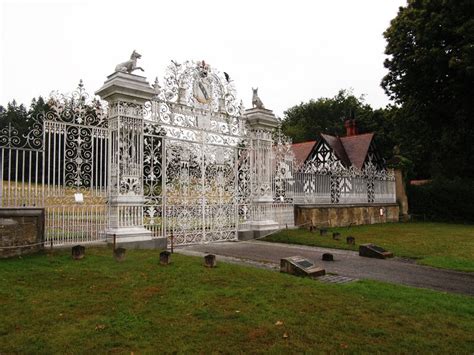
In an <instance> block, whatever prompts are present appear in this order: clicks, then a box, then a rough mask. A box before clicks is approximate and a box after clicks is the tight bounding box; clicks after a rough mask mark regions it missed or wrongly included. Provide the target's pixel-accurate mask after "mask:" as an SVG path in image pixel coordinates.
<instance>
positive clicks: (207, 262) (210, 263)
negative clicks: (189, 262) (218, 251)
mask: <svg viewBox="0 0 474 355" xmlns="http://www.w3.org/2000/svg"><path fill="white" fill-rule="evenodd" d="M216 265H217V260H216V256H215V255H214V254H207V255H205V256H204V266H205V267H210V268H213V267H216Z"/></svg>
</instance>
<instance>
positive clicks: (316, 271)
mask: <svg viewBox="0 0 474 355" xmlns="http://www.w3.org/2000/svg"><path fill="white" fill-rule="evenodd" d="M280 272H283V273H286V274H290V275H295V276H309V277H312V278H315V277H319V276H323V275H325V274H326V271H325V270H324V269H323V268H320V267H318V266H316V265H314V264H313V263H312V262H311V261H309V260H308V259H305V258H303V257H301V256H292V257H289V258H284V259H281V260H280Z"/></svg>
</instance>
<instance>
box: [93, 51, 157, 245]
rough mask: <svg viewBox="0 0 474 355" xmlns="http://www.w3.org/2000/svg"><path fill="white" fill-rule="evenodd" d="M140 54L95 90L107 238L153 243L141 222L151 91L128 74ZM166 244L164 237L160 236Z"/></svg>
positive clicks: (133, 54)
mask: <svg viewBox="0 0 474 355" xmlns="http://www.w3.org/2000/svg"><path fill="white" fill-rule="evenodd" d="M140 57H141V56H140V55H139V54H138V53H137V52H136V51H133V53H132V56H131V59H130V60H129V61H127V62H124V63H121V64H119V65H117V67H116V68H115V72H114V73H113V74H111V75H109V76H108V77H107V80H106V81H105V82H104V85H103V86H102V87H101V88H100V89H99V90H98V91H97V92H96V95H99V96H100V97H101V99H103V100H106V101H107V103H108V107H109V109H108V121H109V122H108V124H109V129H110V133H109V134H110V137H109V147H108V157H107V159H109V162H110V164H109V171H108V177H109V184H108V186H109V191H108V196H109V206H110V207H109V208H110V212H109V228H108V230H107V231H106V234H107V241H108V242H111V241H112V240H113V238H114V237H115V238H116V241H117V243H125V242H126V243H130V242H132V243H133V242H140V243H143V242H147V241H149V242H150V243H151V242H153V243H154V244H156V243H159V242H160V240H156V239H154V240H153V241H152V238H151V232H150V231H148V230H147V229H146V228H144V225H143V203H144V196H143V183H142V176H143V118H144V117H143V116H144V112H145V109H144V105H145V103H146V102H147V101H149V100H150V99H151V98H152V97H153V95H154V94H155V91H154V89H153V88H152V87H151V86H150V84H149V83H148V82H147V80H146V78H145V77H143V76H139V75H135V74H132V72H133V71H134V70H136V69H141V70H142V71H143V69H142V68H139V67H137V66H136V60H137V59H138V58H140ZM162 242H164V247H166V239H164V240H163V241H162Z"/></svg>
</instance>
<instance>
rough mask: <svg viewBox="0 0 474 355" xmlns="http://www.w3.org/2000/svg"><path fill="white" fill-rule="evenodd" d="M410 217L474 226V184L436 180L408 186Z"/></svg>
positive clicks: (464, 181) (470, 182)
mask: <svg viewBox="0 0 474 355" xmlns="http://www.w3.org/2000/svg"><path fill="white" fill-rule="evenodd" d="M407 194H408V205H409V209H410V210H409V213H410V214H412V215H414V216H415V217H418V216H423V217H424V218H426V219H429V220H433V221H443V222H464V223H474V181H472V180H467V179H455V180H446V179H435V180H433V181H432V182H431V183H429V184H426V185H421V186H412V185H410V186H408V188H407Z"/></svg>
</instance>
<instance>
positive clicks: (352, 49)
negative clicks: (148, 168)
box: [0, 0, 406, 116]
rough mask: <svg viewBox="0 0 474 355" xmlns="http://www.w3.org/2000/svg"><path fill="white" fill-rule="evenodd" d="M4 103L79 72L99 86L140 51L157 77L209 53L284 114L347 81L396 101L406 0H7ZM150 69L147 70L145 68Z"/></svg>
mask: <svg viewBox="0 0 474 355" xmlns="http://www.w3.org/2000/svg"><path fill="white" fill-rule="evenodd" d="M0 2H1V6H0V11H1V12H0V21H1V25H0V30H1V34H0V35H1V49H0V53H1V55H0V67H1V71H0V104H2V105H5V104H6V103H7V102H8V101H11V100H12V99H16V100H17V101H19V102H23V103H28V104H29V103H30V100H31V98H33V97H36V96H38V95H43V96H48V94H49V93H50V92H51V91H52V90H59V91H61V92H69V91H72V90H74V88H75V87H76V86H77V83H78V81H79V79H83V80H84V84H85V86H86V89H87V90H88V91H89V92H90V93H92V92H94V91H95V90H97V89H98V88H99V87H100V86H101V85H102V83H103V82H104V80H105V79H106V76H107V75H109V74H111V73H112V72H113V69H114V68H115V65H116V64H117V63H119V62H122V61H125V60H127V59H128V58H129V56H130V53H131V52H132V50H133V49H136V50H137V51H138V52H139V53H141V54H142V59H141V60H140V61H139V65H140V66H142V67H143V68H144V69H145V73H144V75H145V76H147V78H148V80H149V81H150V82H153V80H154V78H155V76H158V77H159V78H162V77H163V74H164V70H165V68H166V66H167V65H168V63H169V61H170V60H171V59H174V60H177V61H179V62H181V61H184V60H187V59H191V60H202V59H204V60H205V61H206V62H207V63H209V64H211V66H212V67H215V68H217V69H219V70H221V71H226V72H227V73H229V74H230V76H231V78H232V79H233V80H234V81H235V84H236V88H237V90H238V94H239V96H240V98H242V99H243V100H244V104H245V106H246V107H250V106H251V94H252V92H251V87H258V88H259V94H260V98H261V99H262V101H263V103H264V104H265V107H267V108H269V109H272V110H274V111H275V113H276V114H277V115H279V116H282V115H283V111H284V110H286V109H287V108H289V107H291V106H293V105H296V104H299V103H300V102H306V101H308V100H310V99H312V98H314V99H317V98H320V97H332V96H334V95H335V94H336V93H337V92H338V90H339V89H343V88H344V89H350V88H352V89H353V90H354V94H355V95H356V96H359V95H361V94H365V95H366V96H365V98H366V102H367V103H369V104H371V105H372V106H373V107H374V108H378V107H383V106H385V105H386V104H387V103H388V102H389V101H388V99H387V97H386V96H385V94H384V92H383V90H382V88H381V87H380V81H381V79H382V77H383V75H384V74H385V72H386V71H385V69H384V67H383V61H384V59H385V55H384V48H385V40H384V38H383V35H382V33H383V31H384V30H385V29H386V28H387V27H388V26H389V24H390V20H391V19H392V18H393V17H395V16H396V14H397V11H398V8H399V6H404V5H405V4H406V0H383V1H380V0H358V1H354V0H331V1H329V0H324V1H319V0H312V1H309V0H308V1H299V0H293V1H289V0H285V1H279V0H278V1H276V0H273V1H258V0H251V1H247V0H235V1H222V0H221V1H217V0H214V1H207V0H190V1H184V0H181V1H179V0H168V1H157V0H155V1H139V0H129V1H100V0H89V1H87V0H86V1H77V0H76V1H31V0H30V1H22V0H14V1H12V0H0ZM139 74H140V73H139Z"/></svg>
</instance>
